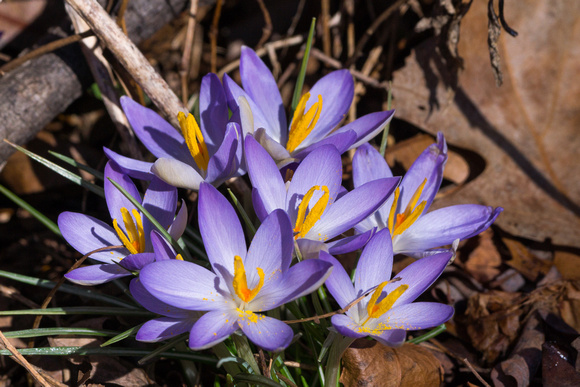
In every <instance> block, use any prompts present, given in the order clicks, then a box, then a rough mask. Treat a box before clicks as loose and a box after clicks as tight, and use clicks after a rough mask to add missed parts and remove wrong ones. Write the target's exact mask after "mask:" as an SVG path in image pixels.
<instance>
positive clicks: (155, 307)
mask: <svg viewBox="0 0 580 387" xmlns="http://www.w3.org/2000/svg"><path fill="white" fill-rule="evenodd" d="M129 290H130V291H131V295H132V296H133V297H134V298H135V300H137V302H138V303H139V304H141V305H142V306H143V307H144V308H145V309H147V310H148V311H150V312H153V313H157V314H161V315H163V316H167V317H173V318H181V319H183V318H188V317H190V316H198V314H197V313H198V312H194V311H191V310H186V309H181V308H177V307H175V306H173V305H169V304H167V303H165V302H163V301H161V300H159V299H157V298H155V297H154V296H153V295H152V294H151V293H149V291H148V290H147V289H145V287H144V286H143V284H142V283H141V281H140V280H139V278H134V279H133V280H131V282H130V283H129Z"/></svg>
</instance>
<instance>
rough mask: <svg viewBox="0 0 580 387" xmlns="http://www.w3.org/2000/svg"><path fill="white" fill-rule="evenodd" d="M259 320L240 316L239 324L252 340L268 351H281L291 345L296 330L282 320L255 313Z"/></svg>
mask: <svg viewBox="0 0 580 387" xmlns="http://www.w3.org/2000/svg"><path fill="white" fill-rule="evenodd" d="M255 316H256V317H257V321H255V322H253V321H251V320H250V319H248V318H240V319H239V320H238V324H239V325H240V328H242V331H243V332H244V333H245V334H246V336H248V339H250V341H251V342H253V343H254V344H256V345H257V346H259V347H262V348H264V349H265V350H268V351H273V352H277V351H281V350H283V349H284V348H286V347H287V346H289V345H290V342H291V341H292V338H293V337H294V332H293V331H292V328H290V327H289V326H288V325H287V324H285V323H283V322H282V321H280V320H277V319H275V318H272V317H268V316H264V315H255Z"/></svg>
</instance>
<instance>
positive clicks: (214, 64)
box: [209, 0, 223, 73]
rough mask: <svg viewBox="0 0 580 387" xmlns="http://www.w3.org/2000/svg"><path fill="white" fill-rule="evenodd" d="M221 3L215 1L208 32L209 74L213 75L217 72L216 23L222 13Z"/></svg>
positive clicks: (219, 0)
mask: <svg viewBox="0 0 580 387" xmlns="http://www.w3.org/2000/svg"><path fill="white" fill-rule="evenodd" d="M222 3H223V0H217V1H216V4H215V12H214V13H213V20H212V22H211V28H210V30H209V38H210V43H211V62H210V63H211V72H212V73H215V72H216V71H217V35H218V23H219V21H220V16H221V13H222Z"/></svg>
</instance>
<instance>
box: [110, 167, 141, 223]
mask: <svg viewBox="0 0 580 387" xmlns="http://www.w3.org/2000/svg"><path fill="white" fill-rule="evenodd" d="M109 179H111V180H113V181H114V182H115V183H118V184H119V185H120V186H121V187H122V188H123V189H125V190H126V191H127V192H128V193H129V194H130V195H131V196H132V197H133V198H135V199H136V200H137V201H138V202H139V203H141V194H140V193H139V191H138V190H137V187H135V184H133V181H132V180H131V179H130V178H129V176H127V175H126V174H124V173H123V172H122V171H121V169H120V168H119V166H118V165H116V164H115V162H114V161H109V162H108V163H107V165H105V183H104V188H105V199H106V201H107V207H108V208H109V214H110V215H111V219H117V222H118V225H119V227H120V228H121V230H123V231H125V232H127V230H126V229H125V223H124V222H123V215H122V214H121V208H123V207H124V208H126V209H127V210H129V212H131V211H132V210H134V209H136V207H135V206H134V205H133V203H131V202H130V201H129V199H127V198H126V197H125V195H123V194H122V193H121V191H119V190H118V189H117V187H115V186H114V185H113V183H111V181H110V180H109Z"/></svg>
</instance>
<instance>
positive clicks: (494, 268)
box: [465, 229, 501, 283]
mask: <svg viewBox="0 0 580 387" xmlns="http://www.w3.org/2000/svg"><path fill="white" fill-rule="evenodd" d="M492 238H493V231H492V230H491V229H487V230H485V231H484V232H482V233H481V234H480V235H479V246H477V247H476V248H475V249H474V250H473V252H471V254H469V258H468V259H467V261H466V262H465V270H467V271H468V272H469V274H471V275H472V276H473V278H475V279H476V280H477V281H478V282H481V283H486V282H489V281H491V280H492V279H494V278H495V277H496V276H497V275H498V274H499V273H500V270H499V266H500V265H501V255H500V254H499V252H498V251H497V248H496V247H495V245H494V243H493V239H492Z"/></svg>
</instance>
